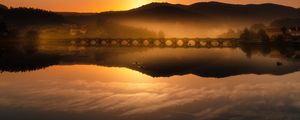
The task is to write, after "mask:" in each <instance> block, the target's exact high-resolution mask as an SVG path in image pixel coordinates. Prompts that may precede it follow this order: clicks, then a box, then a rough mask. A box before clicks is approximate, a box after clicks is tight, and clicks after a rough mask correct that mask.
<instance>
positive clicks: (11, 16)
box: [0, 7, 64, 27]
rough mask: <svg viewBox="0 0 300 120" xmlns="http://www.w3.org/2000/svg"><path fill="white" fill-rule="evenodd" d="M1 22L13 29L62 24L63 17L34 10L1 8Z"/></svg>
mask: <svg viewBox="0 0 300 120" xmlns="http://www.w3.org/2000/svg"><path fill="white" fill-rule="evenodd" d="M0 9H1V10H0V11H1V12H0V13H1V15H0V16H2V20H1V22H4V23H6V24H7V25H11V26H14V27H23V26H33V25H57V24H61V23H63V22H64V17H63V16H62V15H59V14H57V13H54V12H50V11H46V10H42V9H35V8H24V7H21V8H9V9H8V8H6V7H1V8H0Z"/></svg>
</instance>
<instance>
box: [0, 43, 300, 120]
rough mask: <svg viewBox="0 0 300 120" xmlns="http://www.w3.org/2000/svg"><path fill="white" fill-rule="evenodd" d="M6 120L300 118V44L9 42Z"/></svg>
mask: <svg viewBox="0 0 300 120" xmlns="http://www.w3.org/2000/svg"><path fill="white" fill-rule="evenodd" d="M1 50H2V51H1V54H0V60H1V61H0V69H1V71H2V73H1V74H0V119H1V120H159V119H162V120H229V119H231V120H299V119H300V114H299V113H300V72H299V71H300V61H299V60H300V53H299V49H298V48H294V47H287V48H271V47H270V48H266V47H262V46H261V47H238V48H97V47H96V48H95V47H93V48H90V47H78V46H67V47H66V46H55V47H54V46H40V47H39V48H36V49H27V50H26V49H21V48H20V49H19V48H13V49H12V48H5V49H1Z"/></svg>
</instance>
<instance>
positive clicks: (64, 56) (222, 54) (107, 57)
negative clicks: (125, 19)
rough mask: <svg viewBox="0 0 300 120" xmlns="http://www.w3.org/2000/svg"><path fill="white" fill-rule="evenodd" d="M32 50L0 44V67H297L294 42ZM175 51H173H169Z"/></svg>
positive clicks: (233, 71)
mask: <svg viewBox="0 0 300 120" xmlns="http://www.w3.org/2000/svg"><path fill="white" fill-rule="evenodd" d="M30 48H31V47H30ZM35 49H36V52H26V49H25V52H24V49H16V48H12V47H6V48H5V47H4V48H2V51H1V54H0V55H1V56H0V69H1V71H11V72H19V71H27V70H36V69H40V68H45V67H48V66H52V65H75V64H93V65H99V66H108V67H126V68H130V69H133V70H136V71H139V72H142V73H145V74H147V75H150V76H152V77H163V76H165V77H167V76H173V75H185V74H194V75H198V76H203V77H227V76H233V75H240V74H274V75H282V74H287V73H292V72H296V71H298V70H299V69H300V62H299V58H300V57H299V56H300V52H299V47H293V46H281V47H276V46H247V45H242V46H240V47H238V48H155V47H154V48H135V47H133V48H128V47H121V48H109V47H85V46H66V45H39V46H38V47H37V48H35ZM174 53H176V54H174Z"/></svg>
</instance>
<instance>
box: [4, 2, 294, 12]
mask: <svg viewBox="0 0 300 120" xmlns="http://www.w3.org/2000/svg"><path fill="white" fill-rule="evenodd" d="M201 1H210V0H0V3H1V4H4V5H7V6H13V7H19V6H22V7H24V6H25V7H34V8H42V9H47V10H52V11H64V12H71V11H73V12H101V11H109V10H127V9H131V8H136V7H139V6H141V5H143V4H147V3H150V2H170V3H180V4H191V3H195V2H201ZM214 1H219V2H227V3H238V4H249V3H277V4H282V5H287V6H293V7H297V8H299V7H300V0H214Z"/></svg>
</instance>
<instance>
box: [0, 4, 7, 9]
mask: <svg viewBox="0 0 300 120" xmlns="http://www.w3.org/2000/svg"><path fill="white" fill-rule="evenodd" d="M6 9H8V7H6V6H5V5H2V4H0V10H6Z"/></svg>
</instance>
